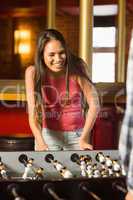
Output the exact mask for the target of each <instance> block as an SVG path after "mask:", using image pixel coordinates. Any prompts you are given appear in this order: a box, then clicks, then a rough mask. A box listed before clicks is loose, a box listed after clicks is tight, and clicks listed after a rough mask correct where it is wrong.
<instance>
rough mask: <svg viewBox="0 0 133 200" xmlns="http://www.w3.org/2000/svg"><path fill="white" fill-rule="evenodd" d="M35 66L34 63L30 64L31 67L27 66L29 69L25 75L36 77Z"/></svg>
mask: <svg viewBox="0 0 133 200" xmlns="http://www.w3.org/2000/svg"><path fill="white" fill-rule="evenodd" d="M35 71H36V70H35V67H34V65H30V66H29V67H27V69H26V70H25V76H26V77H29V76H30V77H34V76H35Z"/></svg>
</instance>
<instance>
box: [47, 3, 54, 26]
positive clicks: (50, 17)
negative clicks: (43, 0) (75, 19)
mask: <svg viewBox="0 0 133 200" xmlns="http://www.w3.org/2000/svg"><path fill="white" fill-rule="evenodd" d="M55 18H56V0H47V28H55V27H56V24H55Z"/></svg>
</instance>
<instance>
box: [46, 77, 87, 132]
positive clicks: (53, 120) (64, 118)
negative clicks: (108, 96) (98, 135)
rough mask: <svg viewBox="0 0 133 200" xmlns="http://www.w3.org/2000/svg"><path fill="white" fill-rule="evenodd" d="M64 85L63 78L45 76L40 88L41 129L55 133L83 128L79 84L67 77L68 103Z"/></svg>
mask: <svg viewBox="0 0 133 200" xmlns="http://www.w3.org/2000/svg"><path fill="white" fill-rule="evenodd" d="M65 93H66V83H65V78H64V76H60V77H54V76H51V75H49V76H48V75H45V79H44V84H43V87H42V96H43V99H44V102H43V128H49V129H51V130H55V131H75V130H77V129H80V128H83V126H84V123H85V119H84V116H83V112H82V106H81V103H82V102H81V101H82V92H81V89H80V86H79V84H78V83H77V81H76V80H74V79H73V78H72V77H69V101H68V102H67V105H66V103H65V102H66V101H65V97H66V95H65Z"/></svg>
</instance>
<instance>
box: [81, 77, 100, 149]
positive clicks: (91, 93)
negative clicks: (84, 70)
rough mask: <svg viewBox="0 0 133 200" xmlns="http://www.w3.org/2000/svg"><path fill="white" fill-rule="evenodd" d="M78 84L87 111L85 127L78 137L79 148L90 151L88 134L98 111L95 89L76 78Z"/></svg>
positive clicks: (84, 80)
mask: <svg viewBox="0 0 133 200" xmlns="http://www.w3.org/2000/svg"><path fill="white" fill-rule="evenodd" d="M78 83H79V85H80V87H81V90H82V91H83V94H84V96H85V98H86V101H87V104H88V106H89V109H88V111H87V114H86V120H85V125H84V128H83V132H82V135H81V137H80V148H81V149H82V150H83V149H92V145H91V144H88V138H89V134H90V132H91V130H92V127H93V125H94V122H95V120H96V117H97V114H98V112H99V110H100V105H99V100H98V95H97V92H96V89H95V87H94V86H93V85H92V84H91V83H90V82H89V81H88V80H86V79H85V78H80V77H78Z"/></svg>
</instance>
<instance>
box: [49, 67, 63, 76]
mask: <svg viewBox="0 0 133 200" xmlns="http://www.w3.org/2000/svg"><path fill="white" fill-rule="evenodd" d="M46 73H47V74H49V75H50V76H53V77H60V76H64V75H65V70H61V71H59V72H53V71H51V70H50V69H48V68H47V69H46Z"/></svg>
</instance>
